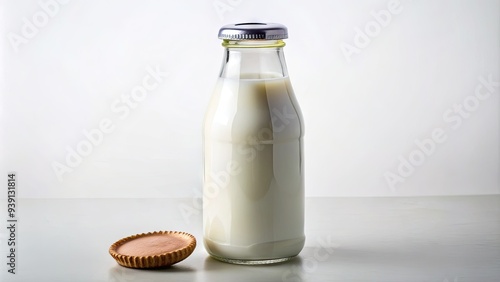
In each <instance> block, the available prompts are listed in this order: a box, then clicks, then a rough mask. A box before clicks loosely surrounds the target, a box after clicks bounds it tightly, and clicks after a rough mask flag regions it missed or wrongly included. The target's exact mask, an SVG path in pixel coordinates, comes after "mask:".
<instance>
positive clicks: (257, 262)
mask: <svg viewBox="0 0 500 282" xmlns="http://www.w3.org/2000/svg"><path fill="white" fill-rule="evenodd" d="M210 256H211V257H213V258H214V259H216V260H219V261H222V262H226V263H232V264H242V265H263V264H274V263H280V262H285V261H289V260H291V259H293V258H294V257H296V256H291V257H285V258H276V259H262V260H242V259H230V258H221V257H218V256H214V255H210Z"/></svg>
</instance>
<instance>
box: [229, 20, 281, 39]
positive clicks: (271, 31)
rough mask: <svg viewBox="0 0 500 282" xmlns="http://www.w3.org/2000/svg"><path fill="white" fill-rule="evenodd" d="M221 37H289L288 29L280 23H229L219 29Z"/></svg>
mask: <svg viewBox="0 0 500 282" xmlns="http://www.w3.org/2000/svg"><path fill="white" fill-rule="evenodd" d="M219 38H220V39H229V40H252V39H263V40H266V39H268V40H279V39H286V38H288V29H287V28H286V26H284V25H282V24H278V23H237V24H228V25H225V26H223V27H221V29H220V30H219Z"/></svg>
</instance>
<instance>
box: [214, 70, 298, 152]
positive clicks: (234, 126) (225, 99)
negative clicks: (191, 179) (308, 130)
mask: <svg viewBox="0 0 500 282" xmlns="http://www.w3.org/2000/svg"><path fill="white" fill-rule="evenodd" d="M303 127H304V126H303V120H302V113H301V111H300V107H299V105H298V103H297V101H296V99H295V94H294V93H293V89H292V87H291V85H290V82H289V80H288V78H282V79H272V80H267V79H266V80H244V79H243V80H228V79H220V80H219V82H218V83H217V86H216V88H215V91H214V93H213V95H212V99H211V101H210V105H209V108H208V110H207V113H206V116H205V124H204V130H205V135H206V136H207V135H209V136H213V137H214V138H215V137H217V138H219V139H224V140H226V139H227V140H230V141H238V140H239V141H241V140H246V139H248V137H249V136H254V137H255V136H260V137H259V138H258V139H259V140H261V141H263V142H266V141H278V140H284V139H292V138H294V139H296V138H300V137H302V136H303V132H304V130H303V129H304V128H303ZM254 139H255V138H254Z"/></svg>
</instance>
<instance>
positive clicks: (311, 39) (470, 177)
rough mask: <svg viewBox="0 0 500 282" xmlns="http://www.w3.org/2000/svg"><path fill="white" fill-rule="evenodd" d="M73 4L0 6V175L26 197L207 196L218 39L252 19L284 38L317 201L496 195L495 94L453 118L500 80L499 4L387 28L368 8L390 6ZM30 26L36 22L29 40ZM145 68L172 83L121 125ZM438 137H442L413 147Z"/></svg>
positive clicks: (416, 12)
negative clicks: (97, 138) (61, 168)
mask: <svg viewBox="0 0 500 282" xmlns="http://www.w3.org/2000/svg"><path fill="white" fill-rule="evenodd" d="M49 2H52V3H56V4H55V5H54V4H53V5H52V6H51V7H49V8H48V10H47V8H43V7H42V6H44V5H41V4H40V3H49ZM61 2H63V1H61ZM66 2H67V3H65V4H59V3H58V2H54V1H49V0H40V1H27V0H25V1H7V0H4V1H1V2H0V3H1V4H0V32H1V37H0V48H1V49H0V54H1V61H0V93H1V96H0V99H1V100H0V105H1V110H0V122H1V124H0V130H1V132H0V150H1V151H0V154H1V155H0V156H1V164H0V165H1V167H0V169H1V170H0V171H1V172H2V173H3V174H6V172H7V171H16V172H17V173H18V179H19V193H20V194H19V195H18V196H19V197H34V198H38V197H42V198H44V197H47V198H53V197H55V198H58V197H93V198H94V197H97V198H99V197H110V198H120V197H133V198H136V197H145V198H150V197H191V196H199V195H200V191H201V171H202V163H201V161H202V151H201V126H202V121H203V115H204V112H205V108H206V106H207V102H208V99H209V97H210V95H211V91H212V89H213V87H214V84H215V81H216V78H217V75H218V71H219V68H220V64H221V60H222V53H223V48H222V47H221V46H220V40H219V39H217V32H218V29H219V27H220V26H222V25H223V24H227V23H235V22H248V21H265V22H266V21H267V22H279V23H283V24H285V25H286V26H288V28H289V36H290V38H289V39H288V40H286V42H287V46H286V47H285V57H286V59H287V64H288V70H289V73H290V77H291V80H292V84H293V86H294V89H295V92H296V95H297V99H298V100H299V103H300V105H301V107H302V111H303V114H304V118H305V122H306V139H305V141H306V145H305V150H306V152H305V153H306V191H307V192H306V195H307V196H417V195H464V194H499V186H500V180H499V143H500V142H499V97H498V96H499V95H500V90H499V87H498V86H497V87H494V88H492V89H493V90H492V91H491V95H490V96H489V97H488V98H485V99H484V100H477V99H476V100H475V101H479V103H478V104H477V105H474V107H471V106H469V109H473V110H470V111H466V112H465V114H463V116H465V115H467V118H465V117H463V118H462V117H460V115H458V114H456V113H454V112H453V111H454V110H453V109H454V108H453V107H454V105H460V104H463V103H464V101H469V102H471V101H472V102H474V98H473V97H472V96H473V95H474V93H475V90H476V88H477V87H478V85H481V83H480V79H479V78H480V77H483V78H485V79H486V80H488V77H490V79H492V80H494V81H500V67H499V66H500V59H499V54H500V2H499V1H493V0H480V1H472V0H469V1H456V0H454V1H451V0H449V1H444V0H441V1H416V0H415V1H401V2H400V4H399V6H398V8H397V11H398V12H397V13H394V14H392V15H391V18H390V20H387V24H386V26H382V27H380V24H375V23H376V22H375V20H374V16H373V13H372V11H374V12H375V13H379V11H381V10H388V3H390V2H391V1H272V0H265V1H264V0H258V1H254V0H253V1H250V0H239V1H237V0H220V1H213V0H206V1H193V0H190V1H144V0H142V1H131V0H126V1H125V0H120V1H77V0H73V1H66ZM216 7H218V8H216ZM46 11H48V12H46ZM47 13H50V14H51V15H48V14H47ZM43 14H45V15H46V16H45V18H44V15H43ZM34 16H35V19H34V18H33V17H34ZM24 18H26V19H24ZM44 19H47V20H46V21H44ZM27 22H30V23H34V22H35V24H36V23H38V25H37V26H35V28H36V30H35V31H33V30H30V32H28V33H26V34H23V30H24V31H25V32H26V29H27V27H26V26H27V25H29V24H27ZM374 24H375V26H374ZM377 26H378V27H380V30H377V29H376V27H377ZM367 27H368V28H370V27H372V28H375V29H372V35H373V36H370V37H369V40H370V41H369V43H366V40H365V43H366V44H365V45H366V46H361V45H360V44H358V45H356V43H355V40H356V38H358V37H359V32H357V31H356V29H360V30H365V28H367ZM28 29H29V28H28ZM26 35H27V36H26ZM20 37H22V38H23V41H22V42H21V41H19V38H20ZM28 37H29V38H28ZM13 38H14V39H13ZM358 39H359V38H358ZM19 42H21V43H19ZM358 43H359V42H358ZM346 45H350V46H353V48H358V47H359V48H358V49H357V53H355V54H352V55H350V56H346V55H345V54H344V53H343V51H342V49H341V46H346ZM148 67H150V68H153V69H155V68H159V69H160V70H161V71H163V72H168V77H166V78H165V79H163V80H162V81H161V83H159V85H158V87H157V88H156V89H154V90H153V91H150V92H148V94H147V96H146V97H145V99H144V100H143V101H142V102H140V103H137V105H136V106H137V107H136V108H135V109H132V110H131V111H130V115H128V116H127V117H125V118H121V116H120V115H119V114H118V113H117V112H115V111H113V110H112V105H113V103H116V102H117V101H118V103H119V101H120V99H121V98H120V97H121V95H123V94H124V95H130V93H131V91H132V89H134V87H137V86H140V85H141V83H142V80H143V78H144V77H145V76H147V75H148V72H147V69H148ZM481 91H482V93H488V91H486V88H484V87H483V88H482V90H481ZM471 105H472V104H471ZM450 110H451V111H452V112H451V113H450V112H448V111H450ZM446 114H449V115H451V116H453V117H454V118H455V119H454V120H453V122H452V121H451V120H449V119H448V120H446V119H444V118H443V115H446ZM448 117H450V116H448ZM458 117H460V118H458ZM105 119H108V120H110V121H111V123H112V124H113V126H114V127H113V131H112V132H110V133H106V134H103V140H102V142H100V143H99V144H98V145H96V146H93V147H92V148H91V150H90V153H89V154H88V156H84V157H83V158H82V160H81V162H80V163H79V164H77V165H74V167H69V166H68V168H70V169H71V172H66V173H64V174H63V175H62V179H61V180H62V181H60V180H58V177H57V174H56V173H55V171H54V169H53V164H54V163H55V162H57V163H59V164H62V165H67V164H68V163H67V162H66V157H67V155H68V152H69V151H68V148H70V150H71V149H75V148H77V146H78V144H81V143H82V142H84V141H85V140H86V137H85V136H84V134H83V131H84V130H87V131H92V130H94V129H97V128H99V124H100V122H102V121H103V120H105ZM457 119H460V120H461V121H462V123H460V124H458V121H457ZM435 129H438V130H442V131H443V132H444V136H445V137H446V140H445V141H444V142H442V143H439V144H435V147H434V148H432V150H431V151H430V152H428V154H426V155H423V153H418V151H420V152H421V149H419V147H418V146H417V145H416V144H415V140H420V141H421V140H424V139H429V138H432V132H433V131H434V130H435ZM412 154H413V156H417V155H418V154H420V156H424V159H423V160H421V163H420V164H419V165H418V166H415V167H414V168H413V171H411V172H408V171H407V172H408V173H407V174H406V175H405V176H404V177H402V178H400V180H401V179H402V180H404V182H398V183H396V185H395V187H394V188H393V189H391V187H390V185H388V182H387V180H386V179H385V177H384V175H386V174H387V173H388V172H390V173H394V174H398V166H399V165H400V162H401V160H400V156H401V158H403V159H406V160H408V158H409V157H410V156H412ZM3 177H5V176H3Z"/></svg>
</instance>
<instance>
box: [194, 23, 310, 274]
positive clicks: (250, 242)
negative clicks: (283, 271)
mask: <svg viewBox="0 0 500 282" xmlns="http://www.w3.org/2000/svg"><path fill="white" fill-rule="evenodd" d="M287 37H288V34H287V28H286V27H285V26H283V25H281V24H271V23H242V24H232V25H226V26H223V27H222V28H221V29H220V31H219V38H221V39H223V43H222V45H223V47H224V59H223V64H222V69H221V72H220V76H219V79H218V81H217V84H216V87H215V91H214V92H213V94H212V98H211V100H210V103H209V107H208V110H207V113H206V116H205V122H204V129H203V131H204V132H203V138H204V140H203V141H204V179H203V180H204V181H203V182H204V183H203V201H204V203H203V225H204V226H203V229H204V238H203V239H204V245H205V248H206V250H207V251H208V252H209V254H210V255H211V256H212V257H214V258H216V259H218V260H222V261H225V262H230V263H237V264H268V263H276V262H282V261H286V260H289V259H291V258H293V257H294V256H296V255H297V254H299V252H300V251H301V250H302V248H303V246H304V240H305V236H304V152H303V136H304V124H303V120H302V114H301V111H300V108H299V105H298V103H297V100H296V98H295V95H294V92H293V89H292V86H291V84H290V79H289V78H288V73H287V68H286V64H285V59H284V55H283V46H284V45H285V43H284V42H283V41H282V39H285V38H287Z"/></svg>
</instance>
